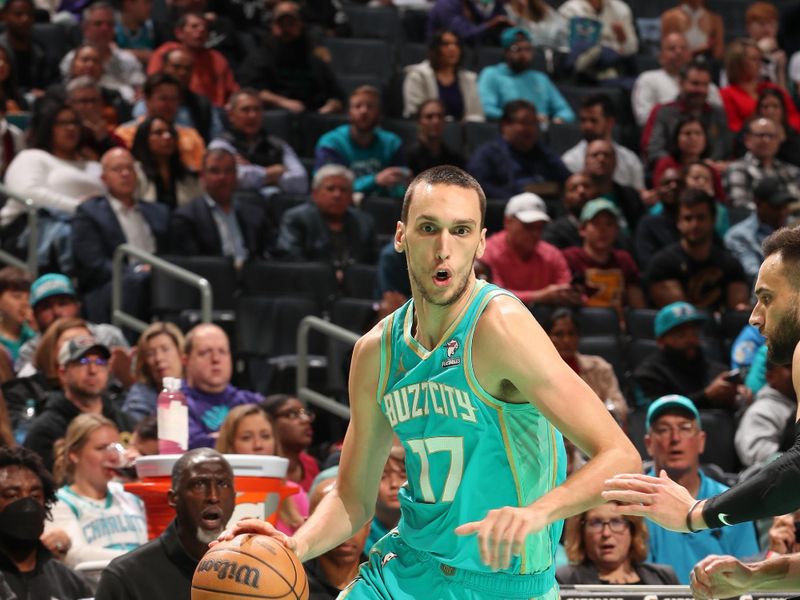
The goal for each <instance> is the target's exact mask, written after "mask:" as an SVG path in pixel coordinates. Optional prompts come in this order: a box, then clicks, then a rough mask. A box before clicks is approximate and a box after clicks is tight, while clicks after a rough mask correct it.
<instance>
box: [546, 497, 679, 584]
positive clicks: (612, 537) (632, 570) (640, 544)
mask: <svg viewBox="0 0 800 600" xmlns="http://www.w3.org/2000/svg"><path fill="white" fill-rule="evenodd" d="M647 541H648V533H647V525H645V522H644V518H643V517H631V516H627V515H626V516H623V515H618V514H617V513H616V512H615V511H614V509H613V505H610V504H602V505H600V506H597V507H595V508H593V509H591V510H587V511H586V512H584V513H581V514H579V515H574V516H572V517H570V518H569V519H567V521H566V523H565V524H564V547H565V549H566V551H567V556H568V557H569V559H570V564H569V565H567V566H564V567H559V568H558V570H557V571H556V580H557V581H558V583H560V584H561V585H578V584H583V585H599V584H611V585H636V584H638V585H678V578H677V577H676V576H675V571H673V570H672V567H670V566H669V565H658V564H653V563H651V562H645V561H646V560H647V552H648V547H647Z"/></svg>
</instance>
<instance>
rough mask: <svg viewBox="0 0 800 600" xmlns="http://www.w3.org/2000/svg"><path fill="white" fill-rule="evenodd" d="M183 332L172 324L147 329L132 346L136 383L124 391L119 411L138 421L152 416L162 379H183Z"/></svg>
mask: <svg viewBox="0 0 800 600" xmlns="http://www.w3.org/2000/svg"><path fill="white" fill-rule="evenodd" d="M183 345H184V340H183V333H181V330H180V329H178V328H177V327H176V326H175V325H173V324H172V323H164V322H160V321H159V322H156V323H151V324H150V325H148V326H147V329H145V330H144V331H143V332H142V334H141V335H140V336H139V342H138V343H137V344H136V359H137V360H136V383H134V384H133V385H132V386H131V389H130V390H128V394H127V396H126V397H125V403H124V404H123V405H122V410H124V411H125V412H126V413H128V414H129V415H130V416H131V417H133V419H134V421H137V422H138V421H141V420H142V419H144V418H145V417H147V416H150V415H154V414H156V402H157V400H158V394H159V393H160V392H161V390H162V388H163V385H162V382H163V381H164V377H177V378H179V379H180V378H182V377H183Z"/></svg>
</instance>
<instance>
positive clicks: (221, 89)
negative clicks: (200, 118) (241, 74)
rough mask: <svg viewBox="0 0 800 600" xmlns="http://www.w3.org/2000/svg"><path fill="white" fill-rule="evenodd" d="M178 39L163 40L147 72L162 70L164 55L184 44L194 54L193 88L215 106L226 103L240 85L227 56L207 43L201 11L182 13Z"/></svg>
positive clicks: (176, 30) (176, 28) (206, 25)
mask: <svg viewBox="0 0 800 600" xmlns="http://www.w3.org/2000/svg"><path fill="white" fill-rule="evenodd" d="M174 33H175V39H176V40H177V41H174V42H165V43H163V44H161V45H160V46H159V47H158V48H156V50H155V51H154V52H153V53H152V54H151V55H150V60H149V61H148V63H147V74H148V75H153V74H154V73H158V72H159V71H161V70H162V64H163V62H164V55H165V54H166V53H167V52H169V51H170V50H174V49H175V48H179V47H183V48H184V49H186V50H188V51H189V52H190V53H191V54H192V57H193V58H194V68H193V69H192V78H191V80H190V83H189V89H190V90H192V91H193V92H194V93H195V94H200V95H202V96H205V97H207V98H208V99H209V100H211V103H212V104H213V105H214V106H224V105H225V103H226V102H227V101H228V98H229V97H230V95H231V94H232V93H233V92H235V91H236V90H238V89H239V85H238V84H237V83H236V80H235V79H234V77H233V72H232V71H231V68H230V66H229V65H228V61H227V59H226V58H225V57H224V56H223V55H222V54H221V53H220V52H219V51H217V50H214V49H213V48H209V47H207V44H208V22H207V21H206V18H205V17H204V16H203V15H202V14H200V13H191V12H190V13H186V14H184V15H181V17H180V18H179V19H178V22H177V23H176V24H175V32H174Z"/></svg>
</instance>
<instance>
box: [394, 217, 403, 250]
mask: <svg viewBox="0 0 800 600" xmlns="http://www.w3.org/2000/svg"><path fill="white" fill-rule="evenodd" d="M405 250H406V226H405V225H404V224H403V222H402V221H398V222H397V227H396V228H395V230H394V251H395V252H399V253H401V254H402V253H403V252H405Z"/></svg>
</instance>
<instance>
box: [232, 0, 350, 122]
mask: <svg viewBox="0 0 800 600" xmlns="http://www.w3.org/2000/svg"><path fill="white" fill-rule="evenodd" d="M265 46H266V48H261V49H260V50H259V51H258V52H250V53H248V55H247V58H245V60H244V62H243V63H242V66H241V68H240V69H239V73H238V79H239V83H240V84H241V85H242V86H243V87H250V88H254V89H257V90H259V97H260V98H261V102H263V103H264V107H265V108H282V109H283V110H288V111H289V112H292V113H301V112H304V111H306V110H308V111H316V112H319V113H322V114H326V113H337V112H341V111H342V108H343V105H342V98H343V94H342V90H341V89H340V88H339V84H338V83H337V82H336V77H335V76H334V74H333V70H332V69H331V67H330V65H329V64H328V63H327V62H326V61H324V60H323V59H322V58H320V57H319V56H317V54H316V53H315V49H314V46H313V43H312V41H311V38H310V36H309V35H308V33H307V31H306V27H305V24H304V23H303V18H302V16H301V14H300V6H299V5H298V4H297V3H296V2H287V1H285V0H282V1H281V2H278V3H277V4H276V5H275V7H274V8H273V9H272V21H271V23H270V32H269V35H267V36H266V44H265Z"/></svg>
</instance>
